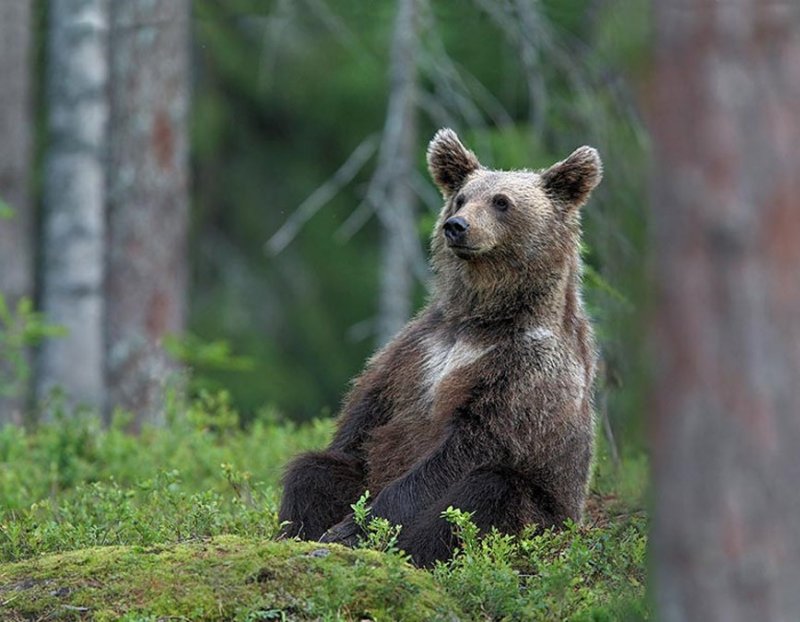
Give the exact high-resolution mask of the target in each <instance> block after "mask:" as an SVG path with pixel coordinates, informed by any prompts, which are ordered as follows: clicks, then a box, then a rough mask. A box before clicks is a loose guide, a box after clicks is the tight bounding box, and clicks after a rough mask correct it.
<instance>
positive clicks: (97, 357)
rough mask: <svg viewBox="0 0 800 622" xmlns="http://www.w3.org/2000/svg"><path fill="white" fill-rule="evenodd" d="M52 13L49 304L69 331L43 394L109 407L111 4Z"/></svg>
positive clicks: (43, 362)
mask: <svg viewBox="0 0 800 622" xmlns="http://www.w3.org/2000/svg"><path fill="white" fill-rule="evenodd" d="M3 4H11V3H3ZM49 10H50V16H49V19H50V26H49V29H50V30H49V35H48V37H49V38H48V57H47V60H48V73H47V90H48V93H47V98H48V111H49V114H48V130H49V135H50V136H49V148H48V151H47V154H46V162H45V186H44V218H43V225H42V235H43V238H42V261H43V266H42V277H41V279H42V280H41V286H42V293H41V304H42V308H43V310H44V312H45V313H46V314H47V316H48V319H49V320H50V321H52V322H54V323H56V324H60V325H62V326H65V327H66V328H67V330H68V331H69V334H68V335H67V336H66V337H64V338H59V339H51V340H48V341H46V342H45V343H44V345H43V346H42V348H41V351H40V358H39V370H38V382H37V392H38V394H39V396H40V397H42V396H44V395H45V394H46V393H47V392H48V391H49V390H50V389H51V388H52V387H53V386H56V385H59V386H62V387H63V388H64V389H65V391H66V395H68V396H69V397H70V399H72V400H73V401H75V402H77V403H85V404H89V405H91V406H95V407H99V406H101V405H102V400H103V386H104V383H103V329H102V317H103V295H102V292H103V254H104V241H105V240H104V236H105V212H104V207H105V172H104V165H105V161H104V158H105V147H106V145H105V132H106V127H107V122H108V104H107V99H106V87H107V79H108V5H107V2H105V1H104V0H56V1H54V2H51V3H50V7H49Z"/></svg>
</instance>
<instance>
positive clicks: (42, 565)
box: [0, 536, 463, 622]
mask: <svg viewBox="0 0 800 622" xmlns="http://www.w3.org/2000/svg"><path fill="white" fill-rule="evenodd" d="M164 617H171V619H190V620H197V619H202V620H235V621H242V622H251V621H256V620H273V619H275V620H282V619H287V620H306V619H331V620H338V619H342V620H351V619H352V620H360V619H364V618H367V619H372V620H437V619H440V620H442V619H443V620H447V619H459V618H463V614H461V613H460V612H459V609H458V607H457V606H456V605H455V603H454V602H453V600H452V598H451V597H450V596H448V595H446V594H445V593H444V591H443V589H442V588H441V587H437V586H436V585H435V583H434V581H433V578H432V577H431V576H430V574H428V573H426V572H423V571H420V570H416V569H414V568H412V567H411V566H410V565H408V564H407V563H405V562H404V561H403V560H402V559H400V558H399V557H397V556H391V555H383V554H380V553H377V552H374V551H367V550H355V551H354V550H349V549H345V548H342V547H339V546H335V545H333V546H328V545H325V546H323V545H320V544H317V543H298V542H270V541H256V540H250V539H245V538H240V537H235V536H219V537H215V538H210V539H208V540H206V541H203V542H192V543H187V544H178V545H170V546H154V547H149V548H148V547H131V546H109V547H95V548H91V549H84V550H79V551H73V552H68V553H62V554H57V555H46V556H43V557H39V558H35V559H31V560H27V561H24V562H18V563H14V564H3V565H0V618H2V619H3V620H10V621H16V620H40V619H47V620H96V621H98V622H101V621H105V620H119V619H125V620H151V619H152V620H155V619H163V618H164Z"/></svg>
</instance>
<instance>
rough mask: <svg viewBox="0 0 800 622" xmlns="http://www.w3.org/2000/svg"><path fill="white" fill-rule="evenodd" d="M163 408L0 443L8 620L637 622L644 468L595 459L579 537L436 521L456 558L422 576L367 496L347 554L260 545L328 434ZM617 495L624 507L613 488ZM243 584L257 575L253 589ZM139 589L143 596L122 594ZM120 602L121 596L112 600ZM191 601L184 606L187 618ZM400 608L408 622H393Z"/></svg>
mask: <svg viewBox="0 0 800 622" xmlns="http://www.w3.org/2000/svg"><path fill="white" fill-rule="evenodd" d="M173 408H174V411H172V412H170V413H169V416H168V417H167V421H168V423H167V425H166V427H164V428H161V429H154V428H146V429H144V430H143V431H142V433H141V435H140V436H139V437H133V436H130V435H128V434H127V433H126V432H125V430H126V428H127V425H128V423H129V420H128V418H127V417H126V416H124V415H122V414H117V416H116V417H115V419H114V422H113V424H112V425H111V426H110V427H108V428H104V427H103V426H102V425H101V424H100V422H99V421H98V420H97V419H96V418H94V417H91V416H89V415H86V414H75V413H70V412H67V411H65V410H64V409H63V408H59V409H57V410H56V411H55V416H54V420H53V421H52V422H49V423H45V424H42V425H41V426H40V427H39V428H38V429H36V430H33V431H26V430H23V429H20V428H17V427H13V426H7V427H5V428H3V429H1V430H0V585H2V584H5V585H8V584H10V583H13V581H16V580H19V581H24V580H28V581H29V583H26V584H25V585H29V588H25V589H24V590H20V591H19V593H17V592H15V595H16V596H17V598H16V599H15V601H14V602H15V603H17V605H15V606H18V609H15V610H14V611H20V612H24V615H26V616H28V617H30V616H33V615H34V613H33V612H34V611H45V610H47V611H49V610H50V609H47V608H48V607H57V606H60V605H61V604H64V603H66V604H70V605H71V606H78V607H80V606H90V607H92V611H95V612H99V611H106V610H108V611H111V612H112V613H113V615H112V613H108V614H107V615H108V616H109V617H108V618H107V619H117V618H115V617H114V616H122V615H123V614H124V615H128V616H129V618H127V619H148V618H147V617H146V616H149V615H156V614H157V613H158V614H159V615H165V612H167V613H169V615H183V616H185V617H187V618H189V619H198V617H202V618H203V619H232V620H245V619H256V620H257V619H281V617H280V616H284V617H285V618H286V619H289V620H292V619H329V620H338V619H345V620H346V619H360V618H359V616H361V617H363V616H364V615H366V614H368V615H370V616H372V618H373V619H387V620H391V619H415V618H414V617H413V616H414V615H417V614H416V613H414V612H415V611H416V609H414V608H413V607H412V608H411V609H404V608H405V607H410V605H409V604H408V603H411V602H414V603H417V605H415V607H417V608H418V609H419V614H418V616H419V617H418V618H417V619H435V618H436V616H437V615H439V613H441V612H442V611H457V612H458V613H457V617H458V618H459V619H464V620H484V619H498V620H500V619H504V620H551V619H574V620H618V619H631V620H634V619H644V618H647V617H648V615H649V613H648V609H647V607H646V605H645V601H644V600H643V599H644V554H645V543H646V537H645V529H646V521H645V519H644V517H643V515H642V514H641V512H640V511H639V510H638V508H639V507H640V505H641V494H642V490H641V486H638V487H637V485H636V483H638V484H641V471H642V470H643V468H644V466H645V465H644V464H643V463H641V462H637V461H629V460H626V461H625V462H624V463H623V465H622V467H621V470H615V469H614V468H613V467H612V466H610V465H609V462H608V460H607V459H606V458H605V457H604V456H603V455H602V454H601V456H600V458H599V460H598V465H599V470H598V478H597V481H596V482H595V485H594V487H593V489H594V490H595V491H596V492H595V493H593V498H600V499H606V498H609V499H611V501H612V502H611V503H607V504H605V505H604V506H603V508H602V509H601V510H598V509H597V508H593V509H591V508H590V512H589V514H590V516H589V519H588V523H589V526H585V527H578V526H575V525H569V526H568V527H567V529H566V530H564V531H561V532H552V531H546V532H544V533H535V532H534V531H533V530H529V531H528V532H526V533H524V534H522V535H521V536H519V537H511V536H507V535H503V534H499V533H496V532H492V533H489V534H479V533H478V530H477V528H476V527H475V526H474V524H473V523H472V522H471V521H470V516H469V514H467V513H464V512H462V511H460V510H458V509H453V508H450V509H448V510H447V512H445V517H446V519H447V520H449V521H450V522H451V523H452V524H453V525H454V528H455V530H456V533H457V534H458V537H459V539H460V543H461V544H460V547H459V550H458V552H457V553H456V555H455V556H454V558H453V560H452V561H450V562H448V563H440V564H438V565H437V566H436V568H435V569H434V570H433V571H431V572H425V571H417V570H413V569H412V568H411V567H410V566H409V565H408V563H407V561H406V557H405V554H404V553H403V552H402V551H398V550H397V535H398V533H399V532H398V528H397V527H396V526H392V525H390V524H389V523H388V522H387V521H385V520H383V519H380V518H377V519H376V518H373V517H371V516H370V514H369V495H368V494H365V495H364V496H363V497H362V498H361V499H359V501H358V502H357V503H355V504H354V505H353V512H354V517H355V520H356V522H357V523H358V524H359V525H360V526H361V527H362V529H364V532H365V535H364V537H363V538H362V542H361V546H360V549H359V550H357V551H347V550H344V549H341V547H337V546H324V547H323V546H322V545H318V544H299V543H292V542H288V543H272V542H270V539H272V538H274V536H275V535H276V534H277V532H278V528H279V525H278V519H277V507H278V497H279V492H280V491H279V476H280V472H281V469H282V467H283V465H284V464H285V463H286V462H287V461H288V460H289V458H290V457H292V456H293V455H295V454H297V453H298V452H300V451H305V450H309V449H313V448H317V447H320V446H323V445H324V444H325V443H326V442H327V440H328V439H329V437H330V434H331V432H332V428H331V422H330V421H314V422H312V423H309V424H306V425H303V426H297V425H295V424H292V423H285V422H284V423H282V422H280V421H278V420H277V418H276V417H275V415H274V413H271V412H268V411H265V412H264V413H262V414H261V415H259V416H258V417H256V418H255V419H254V420H253V421H252V422H251V423H250V424H249V426H248V427H247V428H246V429H243V428H242V427H241V426H240V425H239V417H238V414H237V413H236V412H235V411H234V410H233V408H232V406H231V403H230V397H229V396H228V395H226V394H225V393H218V394H212V393H208V392H206V393H203V394H201V395H200V396H198V397H197V398H196V399H195V400H193V401H192V402H191V403H189V404H187V405H183V404H180V402H178V401H176V402H175V403H174V404H173ZM629 472H633V473H634V474H633V475H627V474H628V473H629ZM619 482H622V484H621V485H622V487H623V488H622V489H624V490H625V492H624V495H625V496H624V497H623V496H622V493H621V492H620V490H622V489H620V490H616V489H615V488H614V486H615V484H616V483H619ZM626 482H627V483H626ZM598 512H599V514H598ZM98 546H99V547H103V548H87V547H98ZM120 547H121V548H120ZM370 549H375V550H374V551H373V550H370ZM70 551H75V553H70ZM59 553H60V554H61V555H57V554H59ZM46 554H56V556H55V557H41V556H42V555H46ZM32 559H36V562H35V563H33V562H30V563H29V562H26V560H32ZM3 562H4V563H3ZM10 562H13V565H9V563H10ZM112 568H115V569H116V570H115V571H114V572H111V569H112ZM187 568H191V572H188V571H187V570H186V569H187ZM42 573H44V574H42ZM242 573H244V574H242ZM147 577H149V579H147ZM242 577H245V578H246V577H256V579H254V581H255V584H256V585H255V586H253V582H252V581H251V582H248V581H247V580H243V578H242ZM258 577H262V578H261V579H259V578H258ZM26 578H27V579H26ZM37 581H38V583H37ZM42 581H45V582H46V583H42ZM140 581H142V582H144V583H143V584H141V588H137V589H135V590H131V589H126V586H129V585H140V584H139V582H140ZM92 582H94V583H92ZM62 584H63V586H64V587H69V589H70V590H71V591H70V592H69V593H68V595H69V599H67V600H64V598H66V597H65V596H64V597H59V598H53V597H52V594H51V593H53V592H54V591H56V589H55V588H52V587H51V588H49V590H48V591H47V593H46V594H45V595H44V597H43V596H41V594H42V592H41V590H44V589H45V588H44V587H42V586H45V585H56V586H61V585H62ZM201 585H202V586H205V587H202V588H201V587H199V586H201ZM361 585H363V586H368V587H364V588H363V589H361V588H359V586H361ZM92 586H94V587H92ZM256 587H257V588H258V589H255V588H256ZM90 588H91V589H90ZM29 590H30V591H29ZM37 590H39V591H37ZM209 590H210V592H209ZM365 590H366V591H365ZM120 591H122V592H124V593H125V594H128V595H129V596H130V598H129V596H125V597H124V598H120V597H116V596H114V595H115V594H119V593H120ZM65 594H67V592H65ZM36 595H38V596H39V600H38V601H36V599H35V598H34V596H36ZM188 595H192V597H193V598H189V596H188ZM259 595H260V597H259ZM42 598H44V599H43V600H42ZM214 598H216V599H220V598H222V600H223V602H224V603H225V604H224V607H223V609H222V611H223V613H221V614H219V615H220V616H221V617H219V618H214V617H213V616H212V615H211V614H210V613H208V612H209V611H210V609H208V606H207V603H210V602H212V601H213V602H216V601H214V600H213V599H214ZM3 599H4V600H5V599H6V597H5V596H4V597H3ZM415 599H416V600H415ZM36 602H38V604H35V603H36ZM145 602H146V603H152V605H147V606H145V605H144V604H143V603H145ZM192 602H193V603H195V604H196V605H197V607H198V609H196V610H193V609H190V608H188V607H189V606H190V604H191V603H192ZM453 603H458V605H457V607H456V605H454V604H453ZM35 607H40V609H35ZM148 607H150V608H148ZM201 611H202V615H201V614H200V613H198V612H201ZM400 611H404V612H406V613H403V614H402V615H403V616H409V617H402V618H398V617H397V616H398V615H400V614H399V613H398V612H400ZM409 612H410V613H409ZM431 612H433V613H431ZM437 612H439V613H437ZM5 613H7V612H6V611H5V610H4V615H5ZM223 614H224V615H223ZM423 614H424V615H423ZM37 615H38V614H37ZM104 615H106V614H104ZM214 615H217V614H214ZM20 616H22V614H20ZM97 616H99V613H98V614H97ZM130 616H140V617H139V618H135V617H130ZM194 616H197V617H194ZM248 616H249V617H248ZM269 616H274V617H273V618H270V617H269ZM393 616H394V617H393ZM425 616H429V617H427V618H426V617H425ZM4 619H12V620H13V619H14V618H10V617H9V616H8V615H6V616H5V618H4ZM20 619H22V618H21V617H20ZM95 619H103V618H102V616H100V617H96V618H95Z"/></svg>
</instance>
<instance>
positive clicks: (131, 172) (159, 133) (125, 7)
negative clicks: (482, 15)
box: [106, 0, 190, 423]
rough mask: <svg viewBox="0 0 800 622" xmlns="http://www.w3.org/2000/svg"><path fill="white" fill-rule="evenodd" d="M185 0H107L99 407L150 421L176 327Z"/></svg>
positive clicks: (181, 284) (182, 215)
mask: <svg viewBox="0 0 800 622" xmlns="http://www.w3.org/2000/svg"><path fill="white" fill-rule="evenodd" d="M189 17H190V7H189V2H188V1H187V0H112V2H111V23H112V37H113V41H114V45H113V46H112V48H111V84H112V87H111V91H110V93H111V125H110V136H109V141H110V166H109V169H108V175H109V218H108V227H109V229H108V273H107V280H106V293H107V299H108V306H107V321H106V338H107V359H106V365H107V370H106V374H107V381H108V401H107V407H108V409H112V408H114V407H117V406H121V407H123V408H125V409H127V410H131V411H133V412H134V413H136V414H137V417H138V423H141V422H142V421H145V420H149V421H152V422H158V421H159V420H160V418H161V416H162V407H163V401H164V400H163V398H164V389H165V383H167V382H168V381H169V380H170V377H171V376H172V374H171V373H170V372H171V367H170V364H169V362H168V359H167V357H166V356H165V353H164V351H163V348H162V338H163V337H164V336H165V335H166V334H170V333H179V332H181V331H182V330H183V327H184V316H185V309H186V301H185V291H186V229H187V216H188V199H187V188H188V145H187V128H186V124H187V112H188V104H189V39H188V33H189Z"/></svg>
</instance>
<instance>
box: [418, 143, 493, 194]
mask: <svg viewBox="0 0 800 622" xmlns="http://www.w3.org/2000/svg"><path fill="white" fill-rule="evenodd" d="M480 167H481V163H480V162H478V158H477V156H476V155H475V154H474V153H472V152H471V151H470V150H469V149H467V148H466V147H465V146H464V145H462V144H461V141H460V140H459V139H458V136H457V135H456V133H455V132H454V131H453V130H451V129H450V128H443V129H441V130H439V131H438V132H436V135H435V136H434V137H433V139H432V140H431V142H430V144H429V145H428V170H429V171H430V173H431V177H432V178H433V181H434V182H436V185H437V186H438V187H439V190H441V191H442V194H443V195H444V196H445V198H448V197H450V196H451V195H452V194H454V193H455V192H456V191H457V190H458V189H459V188H460V187H461V186H462V185H463V184H464V181H465V180H466V178H467V176H468V175H469V174H470V173H472V172H473V171H476V170H478V169H479V168H480Z"/></svg>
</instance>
